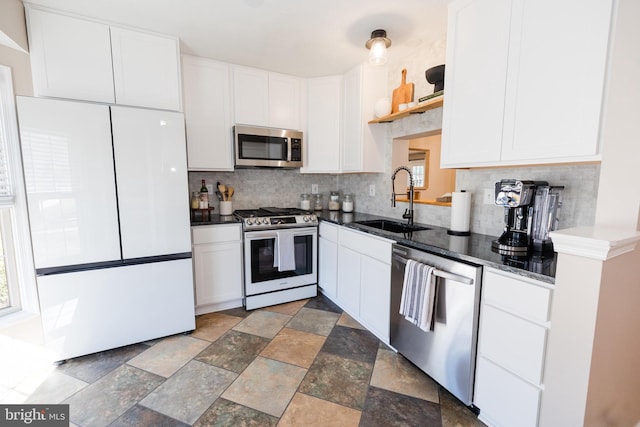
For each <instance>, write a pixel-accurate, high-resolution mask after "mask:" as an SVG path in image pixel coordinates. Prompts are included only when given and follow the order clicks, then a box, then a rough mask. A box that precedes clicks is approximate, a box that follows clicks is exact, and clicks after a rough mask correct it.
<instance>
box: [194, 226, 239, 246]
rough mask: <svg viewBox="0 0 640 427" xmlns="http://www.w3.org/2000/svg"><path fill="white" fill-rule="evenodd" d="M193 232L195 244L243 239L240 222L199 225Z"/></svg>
mask: <svg viewBox="0 0 640 427" xmlns="http://www.w3.org/2000/svg"><path fill="white" fill-rule="evenodd" d="M191 233H192V236H193V244H194V245H202V244H206V243H218V242H233V241H238V240H242V237H241V236H242V232H241V231H240V224H228V225H210V226H197V227H192V228H191Z"/></svg>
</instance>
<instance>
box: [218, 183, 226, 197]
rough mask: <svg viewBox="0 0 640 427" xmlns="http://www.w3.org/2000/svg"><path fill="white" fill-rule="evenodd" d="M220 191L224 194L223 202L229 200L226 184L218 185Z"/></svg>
mask: <svg viewBox="0 0 640 427" xmlns="http://www.w3.org/2000/svg"><path fill="white" fill-rule="evenodd" d="M218 191H220V193H221V194H222V200H227V187H226V186H225V185H224V184H218Z"/></svg>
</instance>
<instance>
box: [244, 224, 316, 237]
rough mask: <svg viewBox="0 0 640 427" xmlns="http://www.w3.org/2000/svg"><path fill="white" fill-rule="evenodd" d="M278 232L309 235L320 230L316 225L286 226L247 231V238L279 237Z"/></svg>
mask: <svg viewBox="0 0 640 427" xmlns="http://www.w3.org/2000/svg"><path fill="white" fill-rule="evenodd" d="M278 233H289V234H293V236H294V237H295V236H308V235H310V234H317V233H318V230H317V228H315V227H304V228H302V227H300V228H286V229H282V228H281V229H277V230H259V231H245V233H244V235H245V238H247V239H250V240H261V239H276V238H277V237H278Z"/></svg>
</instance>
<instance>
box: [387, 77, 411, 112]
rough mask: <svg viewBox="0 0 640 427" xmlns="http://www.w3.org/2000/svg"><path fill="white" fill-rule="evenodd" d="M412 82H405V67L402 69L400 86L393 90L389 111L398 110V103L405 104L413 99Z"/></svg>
mask: <svg viewBox="0 0 640 427" xmlns="http://www.w3.org/2000/svg"><path fill="white" fill-rule="evenodd" d="M413 86H414V85H413V83H407V69H406V68H405V69H403V70H402V82H401V83H400V86H398V87H397V88H396V89H394V90H393V98H392V100H391V113H392V114H393V113H397V112H398V105H400V104H407V103H409V102H412V101H413Z"/></svg>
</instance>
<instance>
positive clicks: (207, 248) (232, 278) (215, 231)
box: [192, 224, 243, 314]
mask: <svg viewBox="0 0 640 427" xmlns="http://www.w3.org/2000/svg"><path fill="white" fill-rule="evenodd" d="M241 227H242V226H241V225H240V224H221V225H202V226H196V227H192V238H193V270H194V279H195V280H194V281H195V305H196V314H204V313H210V312H213V311H220V310H226V309H228V308H234V307H240V306H242V271H243V268H242V229H241Z"/></svg>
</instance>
